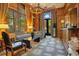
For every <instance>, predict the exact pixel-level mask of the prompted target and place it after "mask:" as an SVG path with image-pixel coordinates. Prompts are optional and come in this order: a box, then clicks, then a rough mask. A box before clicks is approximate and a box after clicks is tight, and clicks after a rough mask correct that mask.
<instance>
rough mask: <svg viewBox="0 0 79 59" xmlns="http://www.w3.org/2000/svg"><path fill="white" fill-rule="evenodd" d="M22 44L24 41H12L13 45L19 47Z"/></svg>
mask: <svg viewBox="0 0 79 59" xmlns="http://www.w3.org/2000/svg"><path fill="white" fill-rule="evenodd" d="M21 45H22V42H14V43H12V47H18V46H21Z"/></svg>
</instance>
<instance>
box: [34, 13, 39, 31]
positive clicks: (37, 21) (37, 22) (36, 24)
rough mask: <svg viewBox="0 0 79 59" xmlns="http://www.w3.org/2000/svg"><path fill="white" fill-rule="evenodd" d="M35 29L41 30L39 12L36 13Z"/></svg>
mask: <svg viewBox="0 0 79 59" xmlns="http://www.w3.org/2000/svg"><path fill="white" fill-rule="evenodd" d="M33 21H34V23H33V25H34V31H39V26H40V25H39V14H34V20H33Z"/></svg>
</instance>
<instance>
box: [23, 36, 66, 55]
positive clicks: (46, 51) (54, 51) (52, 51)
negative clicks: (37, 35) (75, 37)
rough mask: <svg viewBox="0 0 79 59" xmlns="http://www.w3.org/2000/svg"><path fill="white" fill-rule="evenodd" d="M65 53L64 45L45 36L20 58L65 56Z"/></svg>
mask: <svg viewBox="0 0 79 59" xmlns="http://www.w3.org/2000/svg"><path fill="white" fill-rule="evenodd" d="M66 55H67V51H66V49H65V48H64V45H63V43H62V42H61V41H59V40H58V39H57V38H52V37H51V36H46V38H44V39H42V40H41V42H40V43H39V44H38V45H37V46H36V47H34V48H33V49H32V50H31V51H30V52H28V53H25V54H23V55H22V56H66Z"/></svg>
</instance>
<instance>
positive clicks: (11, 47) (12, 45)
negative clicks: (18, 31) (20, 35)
mask: <svg viewBox="0 0 79 59" xmlns="http://www.w3.org/2000/svg"><path fill="white" fill-rule="evenodd" d="M2 38H3V40H4V44H5V49H6V55H7V54H8V51H11V54H12V55H14V51H16V50H18V49H20V48H23V47H25V44H24V43H23V42H20V41H18V42H16V41H15V42H11V41H10V39H9V36H8V34H7V33H6V32H2ZM25 51H26V47H25Z"/></svg>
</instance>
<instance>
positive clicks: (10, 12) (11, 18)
mask: <svg viewBox="0 0 79 59" xmlns="http://www.w3.org/2000/svg"><path fill="white" fill-rule="evenodd" d="M14 13H15V11H13V10H12V9H8V13H7V14H8V23H9V31H10V32H14V31H15V27H14V25H15V23H14V21H15V16H16V14H14Z"/></svg>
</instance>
